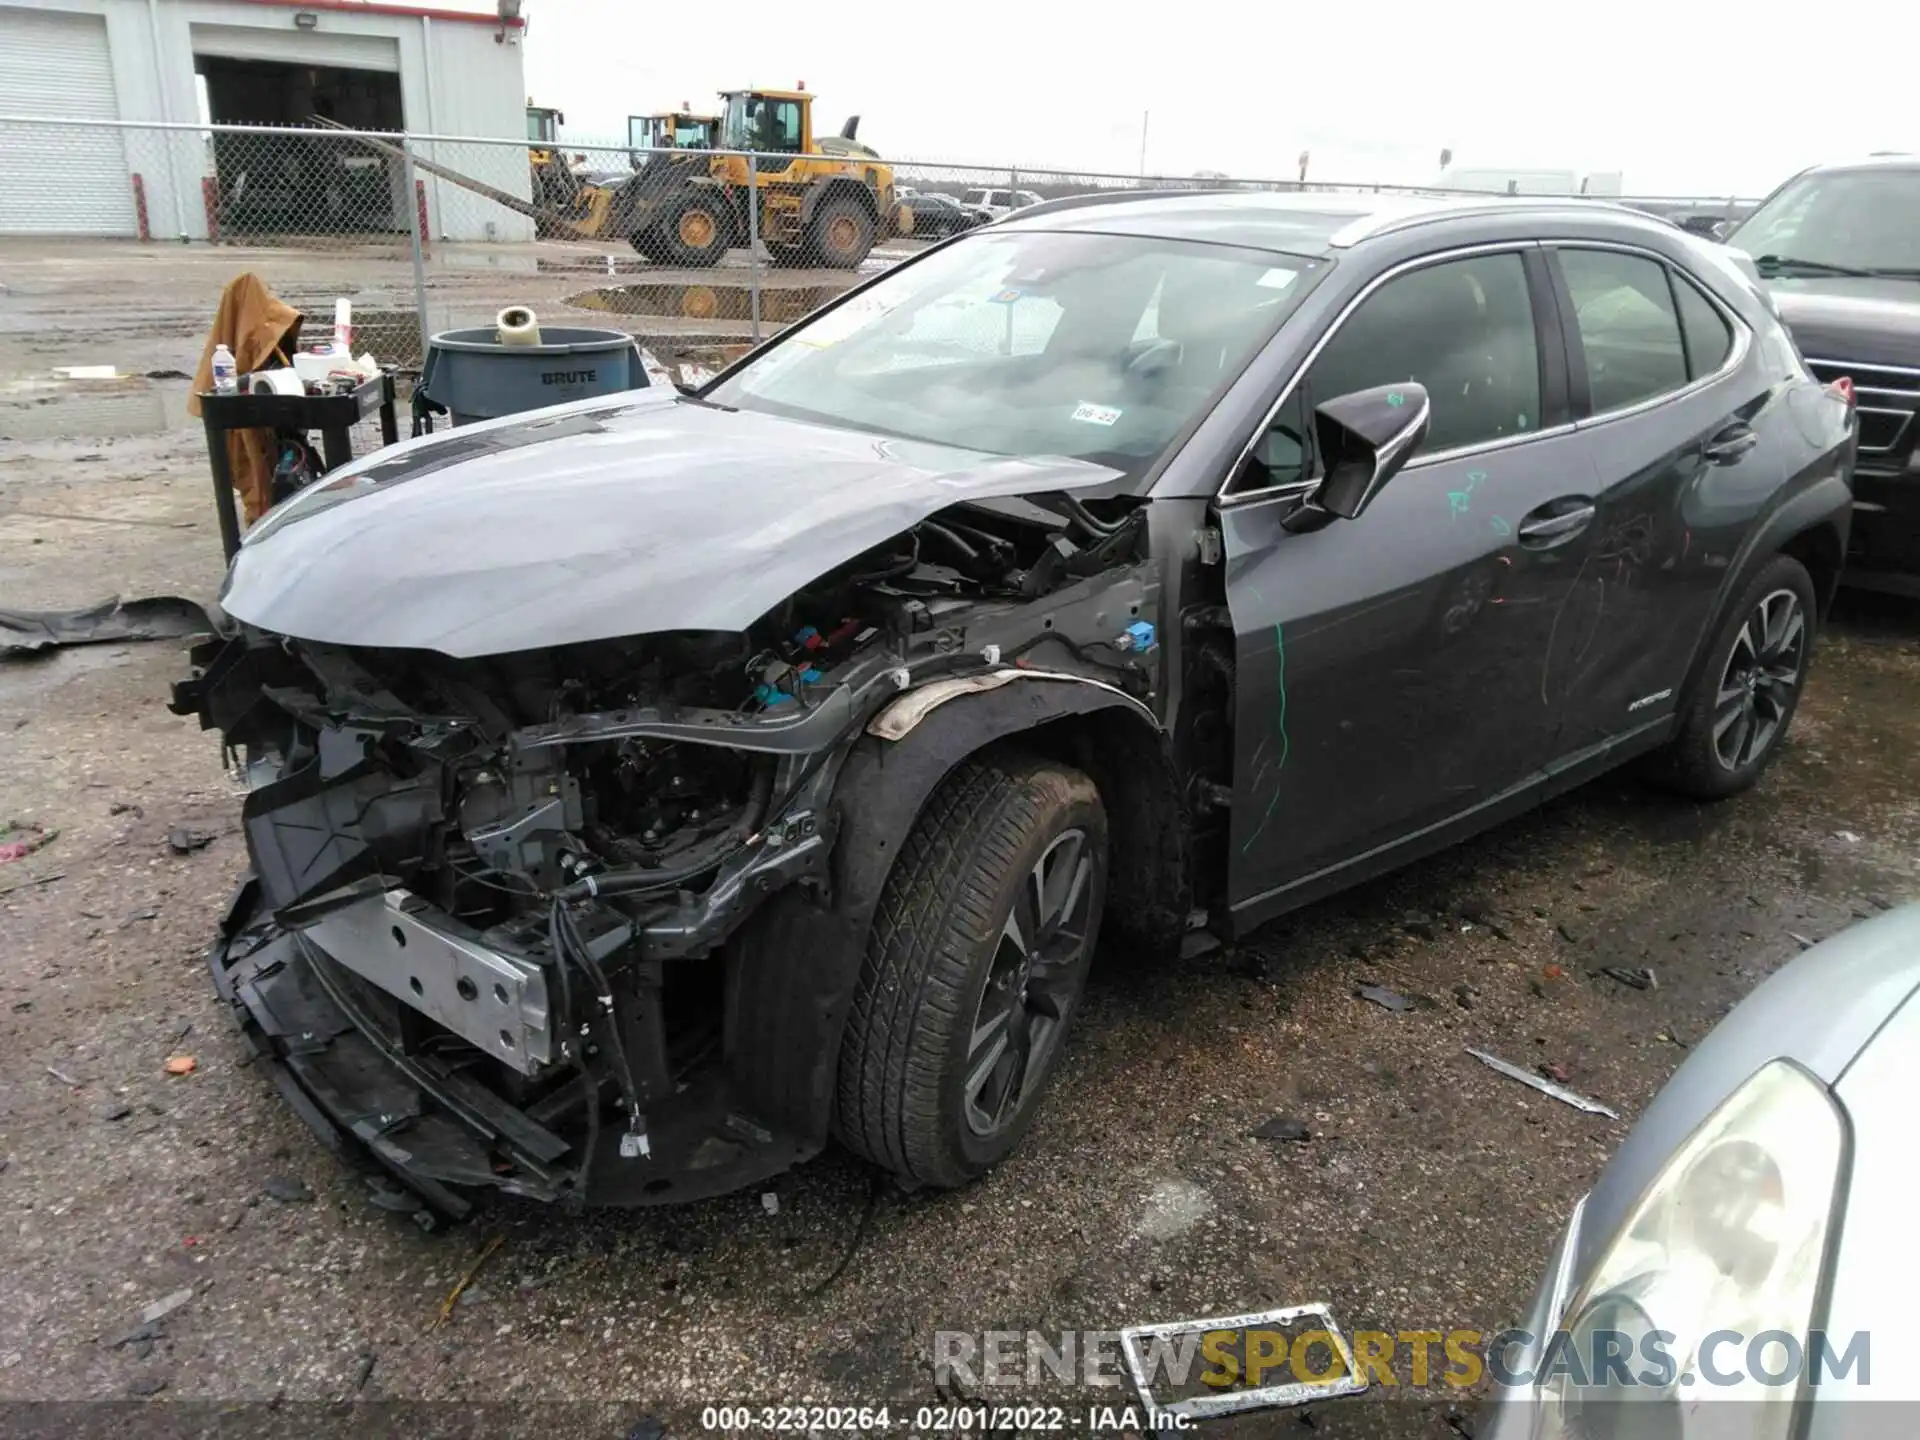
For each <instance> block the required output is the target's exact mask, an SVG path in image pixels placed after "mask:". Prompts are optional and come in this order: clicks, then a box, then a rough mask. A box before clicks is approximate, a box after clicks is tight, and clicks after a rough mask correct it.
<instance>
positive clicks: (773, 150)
mask: <svg viewBox="0 0 1920 1440" xmlns="http://www.w3.org/2000/svg"><path fill="white" fill-rule="evenodd" d="M720 98H721V99H722V100H723V101H724V102H725V105H726V111H725V115H724V116H723V118H722V120H721V127H720V148H721V149H723V150H751V151H754V152H755V153H757V154H762V155H809V154H812V153H813V148H814V147H813V97H812V96H811V95H809V94H807V93H806V92H805V91H804V90H735V91H730V92H727V93H724V94H722V95H721V97H720Z"/></svg>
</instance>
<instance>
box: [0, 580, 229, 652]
mask: <svg viewBox="0 0 1920 1440" xmlns="http://www.w3.org/2000/svg"><path fill="white" fill-rule="evenodd" d="M213 628H214V625H213V621H212V620H211V619H209V618H208V616H207V612H206V611H205V610H203V609H201V607H200V606H198V605H196V604H194V602H193V601H191V600H186V599H183V598H181V597H180V596H178V595H157V596H154V597H152V598H150V599H145V600H129V601H127V602H126V603H125V604H122V603H121V602H120V597H119V596H117V595H116V596H113V597H112V598H111V599H107V600H102V601H100V602H99V603H98V604H94V605H88V606H84V607H83V608H81V609H78V610H0V657H6V656H15V655H27V654H32V653H34V652H37V651H41V650H50V649H54V648H56V647H58V646H62V645H94V644H98V643H100V642H102V641H107V640H177V639H180V638H181V637H183V636H187V635H201V634H205V633H207V632H208V631H211V630H212V629H213Z"/></svg>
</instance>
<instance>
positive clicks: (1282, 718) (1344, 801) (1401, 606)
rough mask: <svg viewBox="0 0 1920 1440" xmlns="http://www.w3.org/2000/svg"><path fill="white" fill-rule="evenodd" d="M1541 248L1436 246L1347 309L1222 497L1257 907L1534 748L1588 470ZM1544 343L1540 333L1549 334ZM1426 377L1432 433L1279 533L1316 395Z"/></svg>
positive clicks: (1307, 449)
mask: <svg viewBox="0 0 1920 1440" xmlns="http://www.w3.org/2000/svg"><path fill="white" fill-rule="evenodd" d="M1557 323H1558V322H1557V310H1556V308H1555V304H1554V301H1553V299H1552V296H1551V293H1550V287H1549V284H1548V280H1547V272H1546V269H1545V266H1544V264H1543V263H1542V257H1541V255H1540V252H1539V251H1538V250H1537V249H1531V248H1517V249H1513V250H1505V251H1496V252H1492V253H1477V254H1471V255H1467V256H1461V257H1455V258H1446V257H1438V258H1436V259H1435V260H1433V261H1431V262H1427V263H1424V264H1422V265H1420V266H1418V267H1416V268H1413V269H1409V270H1406V271H1404V272H1401V273H1398V274H1396V275H1394V276H1393V277H1391V278H1389V279H1387V280H1386V281H1385V282H1384V283H1383V284H1381V285H1379V286H1378V287H1377V288H1376V289H1374V290H1373V291H1372V292H1371V293H1370V294H1368V295H1367V297H1366V298H1365V299H1363V300H1362V301H1361V302H1360V304H1359V305H1358V306H1357V307H1356V308H1355V309H1353V310H1352V311H1351V312H1350V313H1349V314H1348V315H1347V316H1346V317H1345V318H1344V319H1343V320H1342V321H1340V322H1338V328H1337V329H1336V330H1335V332H1334V334H1333V335H1332V336H1331V337H1330V339H1329V340H1328V341H1327V343H1326V344H1325V346H1324V347H1323V348H1322V350H1321V351H1320V353H1319V354H1318V355H1317V356H1316V357H1315V358H1314V359H1313V361H1312V363H1311V364H1310V365H1309V367H1308V368H1307V371H1306V374H1305V377H1304V380H1303V381H1302V382H1301V383H1300V384H1298V385H1297V386H1296V387H1295V389H1294V392H1293V393H1292V395H1290V396H1289V398H1288V400H1287V401H1286V402H1285V403H1284V404H1283V405H1282V406H1281V407H1280V410H1279V411H1278V412H1277V414H1276V416H1275V418H1274V421H1273V423H1272V424H1271V426H1270V427H1269V428H1268V430H1267V432H1266V434H1265V435H1264V436H1263V437H1262V439H1261V440H1260V441H1259V442H1258V444H1257V445H1256V447H1255V451H1254V454H1253V456H1252V457H1251V458H1250V460H1249V462H1248V463H1247V464H1246V465H1244V466H1243V467H1242V469H1241V471H1240V473H1238V474H1236V476H1235V477H1234V481H1233V484H1232V485H1231V486H1230V487H1229V489H1228V491H1227V494H1226V496H1225V498H1224V499H1223V501H1222V504H1221V510H1220V521H1221V529H1222V536H1223V539H1224V541H1225V547H1226V558H1227V587H1226V588H1227V600H1228V607H1229V610H1230V611H1231V614H1232V619H1233V625H1234V631H1235V653H1236V657H1237V666H1236V680H1235V736H1234V749H1235V760H1234V771H1235V783H1234V797H1233V812H1232V841H1231V848H1230V857H1229V887H1230V894H1231V897H1232V901H1233V908H1234V910H1235V912H1236V917H1237V919H1238V920H1239V921H1240V922H1241V923H1255V922H1257V920H1258V919H1259V918H1260V917H1261V916H1262V915H1264V914H1267V913H1272V912H1273V911H1276V910H1278V909H1280V908H1284V907H1285V905H1286V904H1287V903H1288V901H1289V897H1290V896H1300V897H1303V898H1304V894H1306V893H1317V892H1318V890H1319V889H1320V888H1331V887H1330V882H1333V881H1334V880H1335V879H1336V877H1337V875H1338V874H1339V873H1341V872H1346V873H1348V874H1351V873H1353V869H1354V868H1355V866H1354V862H1360V864H1361V866H1362V867H1364V863H1365V859H1366V857H1369V856H1373V857H1376V858H1382V859H1384V857H1385V856H1386V854H1387V852H1389V851H1391V850H1394V849H1396V847H1397V846H1398V842H1401V841H1404V840H1408V839H1409V838H1410V837H1412V838H1414V843H1416V844H1417V843H1419V841H1418V838H1417V837H1420V836H1422V835H1423V834H1425V835H1427V836H1430V837H1433V838H1434V843H1439V840H1440V838H1441V837H1442V832H1444V831H1445V830H1446V828H1447V822H1448V821H1450V820H1455V819H1459V818H1462V817H1470V816H1471V815H1473V814H1474V813H1475V812H1482V813H1484V812H1487V811H1488V810H1489V809H1490V808H1491V807H1492V805H1493V804H1494V803H1495V802H1497V801H1498V799H1499V797H1501V796H1502V795H1503V793H1506V792H1510V791H1513V790H1515V789H1516V788H1517V787H1519V786H1521V785H1522V783H1523V782H1524V781H1526V780H1527V779H1528V778H1529V777H1530V776H1532V775H1534V774H1536V773H1538V772H1539V770H1540V769H1541V767H1542V766H1543V765H1544V764H1545V762H1546V760H1547V758H1548V755H1549V751H1550V749H1551V745H1552V740H1553V735H1554V729H1555V725H1556V723H1557V719H1558V711H1557V707H1556V706H1555V705H1553V704H1552V703H1551V701H1550V699H1549V695H1548V691H1547V689H1546V688H1545V687H1546V686H1547V684H1548V683H1549V681H1550V674H1549V667H1550V666H1551V664H1552V663H1553V660H1552V657H1553V655H1554V653H1555V650H1556V646H1558V645H1559V644H1560V642H1561V640H1562V638H1563V637H1561V636H1560V634H1559V631H1560V630H1561V628H1562V621H1563V619H1564V617H1563V616H1562V614H1561V613H1560V610H1561V607H1562V604H1563V602H1565V601H1566V600H1567V599H1568V598H1569V597H1570V596H1571V594H1572V593H1573V592H1572V588H1571V585H1570V581H1571V578H1572V576H1573V575H1574V574H1575V573H1577V571H1578V569H1579V567H1580V564H1581V562H1582V560H1583V559H1584V557H1585V554H1586V551H1587V546H1588V543H1589V540H1590V535H1589V533H1588V530H1589V525H1590V521H1591V519H1592V517H1593V514H1594V505H1593V492H1594V488H1595V480H1594V476H1593V473H1592V471H1591V469H1590V467H1589V466H1588V465H1587V464H1586V463H1585V460H1584V455H1585V446H1584V443H1583V441H1582V440H1581V439H1580V438H1579V437H1577V436H1576V435H1575V434H1573V433H1572V432H1571V431H1570V429H1569V428H1568V427H1567V426H1566V425H1565V424H1564V423H1562V422H1563V421H1564V420H1565V418H1566V411H1565V406H1566V392H1565V368H1564V352H1563V351H1562V349H1561V346H1560V340H1559V335H1558V330H1557ZM1543 336H1544V337H1545V338H1546V343H1545V344H1543V343H1542V337H1543ZM1407 379H1412V380H1417V381H1419V382H1420V383H1421V384H1422V385H1424V386H1425V387H1426V389H1427V391H1428V396H1429V399H1430V402H1431V405H1432V422H1431V428H1430V431H1429V434H1428V438H1427V440H1426V442H1425V444H1424V445H1423V446H1422V451H1421V453H1420V454H1419V455H1416V456H1415V457H1414V459H1413V460H1412V461H1411V462H1409V464H1408V466H1407V467H1406V469H1405V470H1403V471H1402V473H1401V474H1400V475H1398V476H1397V477H1395V478H1394V479H1393V480H1392V481H1391V482H1390V483H1389V484H1388V485H1387V486H1386V488H1385V489H1384V490H1383V491H1382V492H1381V493H1380V495H1379V496H1378V498H1377V499H1376V500H1375V501H1374V502H1373V504H1372V505H1371V506H1370V507H1369V508H1368V509H1367V511H1366V512H1365V513H1364V514H1362V515H1361V516H1360V517H1359V518H1357V519H1354V520H1335V521H1333V522H1332V523H1330V524H1328V525H1326V526H1325V527H1324V528H1322V529H1319V530H1316V531H1311V532H1307V533H1300V534H1290V533H1288V532H1287V531H1286V530H1285V529H1283V528H1282V523H1281V522H1282V520H1283V519H1284V518H1285V516H1286V515H1287V514H1288V513H1289V512H1290V511H1291V510H1293V509H1294V508H1295V507H1296V506H1297V505H1298V503H1299V496H1300V494H1301V493H1302V491H1303V490H1304V489H1307V488H1310V486H1311V484H1312V482H1313V479H1314V477H1315V476H1316V475H1317V473H1318V472H1317V463H1316V461H1315V458H1314V456H1313V454H1312V444H1311V415H1312V407H1313V405H1314V404H1316V403H1318V402H1319V401H1322V400H1329V399H1332V398H1334V397H1335V396H1336V395H1341V394H1346V393H1349V392H1351V391H1354V390H1360V389H1365V388H1368V387H1370V386H1374V385H1383V384H1389V383H1392V382H1394V381H1400V380H1407Z"/></svg>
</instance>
